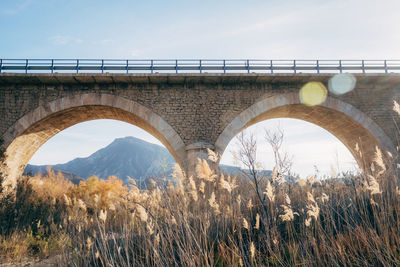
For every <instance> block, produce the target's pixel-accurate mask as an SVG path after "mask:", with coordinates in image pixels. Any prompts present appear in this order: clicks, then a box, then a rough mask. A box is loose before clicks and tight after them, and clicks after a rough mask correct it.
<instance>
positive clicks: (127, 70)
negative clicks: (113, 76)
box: [126, 60, 129, 74]
mask: <svg viewBox="0 0 400 267" xmlns="http://www.w3.org/2000/svg"><path fill="white" fill-rule="evenodd" d="M128 73H129V61H128V60H126V74H128Z"/></svg>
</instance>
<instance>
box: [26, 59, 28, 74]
mask: <svg viewBox="0 0 400 267" xmlns="http://www.w3.org/2000/svg"><path fill="white" fill-rule="evenodd" d="M25 73H28V59H27V60H26V61H25Z"/></svg>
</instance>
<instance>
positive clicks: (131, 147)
mask: <svg viewBox="0 0 400 267" xmlns="http://www.w3.org/2000/svg"><path fill="white" fill-rule="evenodd" d="M174 164H175V160H174V158H173V157H172V155H171V154H170V153H169V152H168V150H167V149H166V148H165V147H162V146H159V145H156V144H152V143H149V142H146V141H143V140H141V139H138V138H135V137H124V138H117V139H115V140H114V141H113V142H112V143H111V144H109V145H108V146H107V147H105V148H102V149H100V150H98V151H96V152H95V153H93V154H92V155H90V156H89V157H87V158H76V159H74V160H71V161H69V162H67V163H64V164H57V165H53V166H50V167H51V168H52V169H53V170H55V171H61V172H62V173H63V174H64V177H66V178H68V179H70V180H71V181H73V182H74V183H79V181H81V180H82V179H87V178H89V177H90V176H93V175H96V176H98V177H99V178H102V179H106V178H108V177H109V176H111V175H115V176H117V177H118V178H119V179H122V180H123V181H124V182H127V180H128V176H129V177H132V178H133V179H135V180H142V179H145V178H147V177H151V176H153V177H160V176H167V177H168V176H170V174H171V172H172V166H173V165H174ZM47 167H48V166H47V165H40V166H37V165H29V164H28V166H27V167H26V168H25V171H24V174H26V175H35V174H37V173H39V172H40V173H42V174H46V173H47ZM220 168H221V170H223V171H225V172H227V173H229V174H239V173H240V172H242V170H241V169H240V168H239V167H234V166H229V165H222V164H221V165H220ZM263 174H265V175H270V174H271V171H263Z"/></svg>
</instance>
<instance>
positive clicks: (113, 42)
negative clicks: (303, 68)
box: [0, 0, 400, 173]
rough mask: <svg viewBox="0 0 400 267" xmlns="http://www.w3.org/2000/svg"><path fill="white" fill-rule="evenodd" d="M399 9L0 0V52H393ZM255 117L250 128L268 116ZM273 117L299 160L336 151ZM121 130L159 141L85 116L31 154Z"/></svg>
mask: <svg viewBox="0 0 400 267" xmlns="http://www.w3.org/2000/svg"><path fill="white" fill-rule="evenodd" d="M399 10H400V1H398V0H380V1H374V0H362V1H361V0H346V1H344V0H326V1H321V0H308V1H307V0H296V1H295V0H286V1H281V0H266V1H255V0H247V1H236V0H229V1H217V0H212V1H209V0H203V1H191V0H185V1H183V0H182V1H173V0H169V1H161V0H160V1H133V0H119V1H117V0H116V1H106V0H95V1H94V0H85V1H78V0H0V25H2V26H1V27H0V40H1V41H0V58H121V59H127V58H129V59H151V58H163V59H170V58H173V59H175V58H179V59H180V58H187V59H200V58H213V59H214V58H216V59H222V58H224V59H238V58H239V59H400V49H399V47H400V27H399V26H398V11H399ZM109 123H114V124H112V126H113V127H112V128H111V129H113V131H109V129H107V127H106V126H107V125H108V124H109ZM263 123H265V125H264V124H263ZM263 123H261V124H260V125H256V126H255V127H260V128H265V127H270V126H271V125H269V124H268V123H273V122H269V121H266V122H263ZM268 125H269V126H268ZM281 126H282V128H284V130H285V132H287V133H288V134H287V138H286V139H287V140H286V145H287V147H288V150H290V151H291V152H292V154H295V155H294V158H295V160H297V162H298V163H296V164H298V165H299V166H305V165H304V164H307V166H313V165H314V164H315V159H321V162H325V163H324V164H325V165H327V164H326V162H328V161H330V160H331V159H332V158H334V157H336V156H335V155H336V152H335V151H338V154H339V155H342V154H343V153H344V152H343V148H344V147H343V145H342V147H340V145H341V144H340V142H339V141H338V140H337V139H335V138H334V137H332V136H331V135H330V134H329V133H327V132H326V131H325V132H324V131H322V130H320V128H318V127H317V128H315V127H314V126H313V125H310V124H309V123H305V122H298V121H296V122H295V121H291V122H287V121H286V122H285V121H284V120H282V121H281ZM313 127H314V128H313ZM286 128H287V129H286ZM294 129H295V130H294ZM250 130H251V129H250ZM255 131H256V132H262V131H259V130H255ZM127 135H134V136H137V137H140V138H144V139H146V140H148V141H151V142H158V141H156V140H154V138H153V139H152V137H151V136H148V135H147V133H144V132H143V131H141V130H139V129H138V128H136V127H134V129H133V130H132V126H130V125H126V124H125V123H122V122H118V123H116V124H115V122H110V121H93V122H87V123H84V124H79V125H76V126H73V127H71V128H69V129H67V130H66V131H65V132H62V133H60V134H59V135H57V136H55V137H54V140H53V139H52V140H50V141H49V142H48V143H46V144H45V145H44V146H43V147H42V148H41V149H40V151H38V153H37V154H36V155H35V156H34V157H33V158H32V160H31V163H35V164H53V163H60V162H65V161H67V160H69V159H72V158H74V157H76V156H87V155H89V154H90V153H91V152H94V151H95V150H97V149H99V148H100V147H104V146H105V145H107V144H108V143H110V142H111V141H112V140H113V139H114V138H115V137H122V136H127ZM258 137H259V138H260V140H262V135H259V136H258ZM72 140H75V141H76V142H77V143H76V144H77V145H71V141H72ZM313 141H315V142H314V143H315V144H316V145H315V147H316V148H315V150H312V149H305V147H308V148H309V147H310V145H311V144H312V143H313ZM260 142H261V141H260ZM338 143H339V145H338ZM86 145H87V147H86ZM232 146H234V145H233V144H232ZM229 149H231V148H229ZM57 150H58V151H63V153H57V152H56V151H57ZM304 150H305V151H310V153H309V155H304V154H301V153H300V152H301V151H304ZM263 151H266V150H265V149H264V150H263ZM311 151H314V152H311ZM332 151H333V152H332ZM73 153H75V154H73ZM296 153H297V154H296ZM298 153H300V154H298ZM323 155H325V156H323ZM225 157H227V156H226V155H224V159H223V161H224V162H230V159H229V158H228V157H227V158H225ZM260 157H262V158H268V157H267V156H265V157H264V156H260ZM304 161H306V162H304ZM342 161H343V162H342V163H341V165H346V164H347V163H346V162H349V161H350V159H349V157H348V156H346V155H345V154H343V159H342ZM265 164H266V165H267V166H269V165H268V163H265ZM324 164H323V165H324ZM325 165H324V166H325ZM303 169H304V172H305V173H306V172H307V173H308V171H309V170H311V171H312V169H313V167H311V168H308V167H307V168H306V167H303ZM305 169H307V171H305ZM323 169H326V172H329V169H330V167H324V168H323Z"/></svg>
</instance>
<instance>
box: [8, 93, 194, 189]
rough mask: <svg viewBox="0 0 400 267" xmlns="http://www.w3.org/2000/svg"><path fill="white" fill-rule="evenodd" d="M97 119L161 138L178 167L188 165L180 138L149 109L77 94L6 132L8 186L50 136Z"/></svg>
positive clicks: (110, 97)
mask: <svg viewBox="0 0 400 267" xmlns="http://www.w3.org/2000/svg"><path fill="white" fill-rule="evenodd" d="M95 119H115V120H120V121H124V122H127V123H131V124H133V125H135V126H138V127H140V128H142V129H143V130H145V131H147V132H149V133H150V134H152V135H153V136H154V137H156V138H157V139H159V140H160V142H161V143H162V144H163V145H165V147H166V148H167V149H168V150H169V152H170V153H171V154H172V156H173V157H174V158H175V160H176V162H177V163H178V164H180V165H181V166H185V164H186V150H185V144H184V143H183V141H182V139H181V137H180V136H179V135H178V133H177V132H176V131H175V130H174V129H173V128H172V127H171V126H170V125H169V124H168V123H167V122H166V121H165V120H164V119H163V118H161V117H160V116H159V115H157V114H156V113H154V112H153V111H151V110H150V109H149V108H147V107H145V106H143V105H141V104H139V103H137V102H135V101H132V100H129V99H126V98H123V97H121V96H116V95H111V94H104V93H101V94H100V93H86V94H75V95H72V96H67V97H62V98H59V99H56V100H54V101H51V102H47V103H43V104H41V105H39V106H38V107H37V108H35V109H34V110H32V111H31V112H29V113H27V114H26V115H24V116H23V117H22V118H20V119H19V120H18V121H17V122H16V123H15V124H14V125H13V126H11V127H10V128H9V129H8V130H7V131H6V133H5V134H4V135H3V137H2V138H3V142H4V143H3V148H5V149H4V151H5V153H4V155H5V157H4V163H5V164H4V165H5V166H4V167H5V168H6V173H7V174H8V176H7V180H6V183H9V184H14V183H15V181H16V178H17V177H18V176H19V175H21V174H22V172H23V170H24V168H25V166H26V164H27V163H28V162H29V160H30V158H31V157H32V156H33V154H34V153H35V152H36V151H37V150H38V149H39V147H40V146H42V145H43V144H44V143H45V142H46V141H47V140H49V139H50V138H51V137H53V136H54V135H56V134H57V133H59V132H60V131H62V130H64V129H66V128H68V127H70V126H72V125H75V124H77V123H80V122H84V121H89V120H95Z"/></svg>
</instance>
